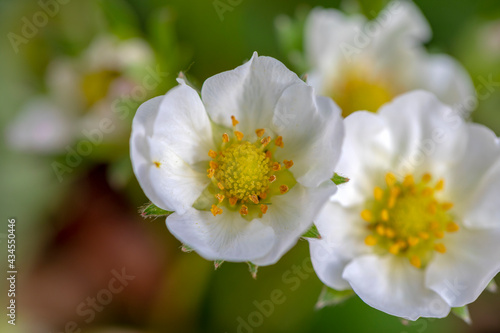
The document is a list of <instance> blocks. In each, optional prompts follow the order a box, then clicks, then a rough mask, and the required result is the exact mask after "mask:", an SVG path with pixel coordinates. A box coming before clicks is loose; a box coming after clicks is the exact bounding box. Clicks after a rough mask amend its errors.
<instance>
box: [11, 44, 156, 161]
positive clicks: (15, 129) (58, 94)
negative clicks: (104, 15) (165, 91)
mask: <svg viewBox="0 0 500 333" xmlns="http://www.w3.org/2000/svg"><path fill="white" fill-rule="evenodd" d="M153 60H154V54H153V51H152V49H151V48H150V47H149V45H148V44H147V43H146V42H145V41H143V40H141V39H129V40H124V41H122V40H119V39H117V38H116V37H114V36H111V35H103V36H99V37H97V38H96V39H95V40H94V41H93V42H92V43H91V45H90V46H89V47H88V49H87V50H86V51H85V52H84V53H83V54H82V55H81V56H80V57H78V58H57V59H55V60H53V61H52V63H50V64H49V66H48V68H47V73H46V81H47V87H48V96H46V97H44V98H42V99H41V101H40V100H39V99H36V100H33V101H29V102H28V104H27V105H26V106H25V107H24V109H23V110H22V111H21V112H20V114H19V116H18V117H17V118H16V119H14V121H13V123H12V124H11V125H10V127H9V128H8V129H7V133H8V134H7V137H8V142H9V143H10V145H11V147H12V148H14V149H18V150H28V151H37V152H40V153H42V152H43V153H60V152H62V151H63V149H64V147H65V146H66V145H68V144H71V143H72V142H73V141H74V140H76V139H79V138H81V137H82V136H83V134H82V131H83V130H84V129H98V128H99V123H100V122H101V121H102V119H104V118H108V119H110V120H111V122H112V123H113V125H114V131H113V133H110V134H108V135H107V139H109V138H112V137H117V136H118V137H119V136H120V134H123V133H124V132H125V131H126V129H127V128H128V124H127V123H126V122H125V121H124V120H123V119H120V117H121V116H122V114H120V113H118V112H116V110H114V108H113V107H114V105H113V103H114V102H116V101H117V100H118V99H120V98H133V97H134V96H131V94H132V91H133V89H134V88H135V87H136V86H140V85H141V82H142V80H143V79H144V77H145V76H146V75H147V68H148V66H151V64H152V63H153ZM149 68H150V69H151V67H149ZM151 93H152V92H151ZM143 97H147V96H143ZM137 102H139V101H137Z"/></svg>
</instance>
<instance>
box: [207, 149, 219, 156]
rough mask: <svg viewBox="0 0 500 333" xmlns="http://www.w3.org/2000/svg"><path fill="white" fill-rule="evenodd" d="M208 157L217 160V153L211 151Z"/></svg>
mask: <svg viewBox="0 0 500 333" xmlns="http://www.w3.org/2000/svg"><path fill="white" fill-rule="evenodd" d="M208 156H210V157H211V158H216V157H217V153H216V152H215V151H213V150H212V149H210V150H209V151H208Z"/></svg>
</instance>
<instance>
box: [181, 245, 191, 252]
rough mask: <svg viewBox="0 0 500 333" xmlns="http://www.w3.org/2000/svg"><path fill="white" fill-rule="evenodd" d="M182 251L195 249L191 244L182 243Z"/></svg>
mask: <svg viewBox="0 0 500 333" xmlns="http://www.w3.org/2000/svg"><path fill="white" fill-rule="evenodd" d="M181 251H182V252H186V253H190V252H193V251H194V249H193V248H192V247H191V246H189V245H186V244H182V247H181Z"/></svg>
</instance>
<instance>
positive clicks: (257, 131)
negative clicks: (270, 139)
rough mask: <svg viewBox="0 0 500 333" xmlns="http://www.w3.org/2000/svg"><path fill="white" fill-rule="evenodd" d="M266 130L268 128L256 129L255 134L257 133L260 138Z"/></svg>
mask: <svg viewBox="0 0 500 333" xmlns="http://www.w3.org/2000/svg"><path fill="white" fill-rule="evenodd" d="M265 132H266V130H265V129H263V128H259V129H258V130H255V134H257V137H259V138H260V137H261V136H263V135H264V133H265Z"/></svg>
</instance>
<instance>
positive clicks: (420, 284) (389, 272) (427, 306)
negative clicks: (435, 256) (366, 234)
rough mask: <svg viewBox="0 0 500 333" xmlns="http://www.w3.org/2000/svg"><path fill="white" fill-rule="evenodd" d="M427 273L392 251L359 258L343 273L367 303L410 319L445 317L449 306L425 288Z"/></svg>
mask: <svg viewBox="0 0 500 333" xmlns="http://www.w3.org/2000/svg"><path fill="white" fill-rule="evenodd" d="M424 274H425V272H424V271H423V270H420V269H417V268H415V267H413V266H411V264H410V263H409V261H408V260H407V259H405V258H400V257H396V256H393V255H390V254H389V255H386V256H383V257H381V256H378V255H366V256H362V257H359V258H356V259H355V260H353V261H352V262H351V263H350V264H349V265H347V267H346V269H345V271H344V275H343V277H344V278H345V279H346V280H347V281H349V283H350V284H351V287H352V289H353V290H354V292H356V294H357V295H358V296H359V297H360V298H361V299H362V300H363V301H364V302H365V303H367V304H368V305H370V306H372V307H374V308H376V309H378V310H380V311H384V312H386V313H388V314H391V315H394V316H398V317H401V318H406V319H409V320H416V319H418V318H419V317H432V318H443V317H446V316H447V315H448V313H449V312H450V306H449V305H448V304H446V302H445V301H444V300H443V299H442V298H441V297H439V295H438V294H436V293H435V292H433V291H432V290H430V289H427V288H426V286H425V284H424V280H425V276H424Z"/></svg>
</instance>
